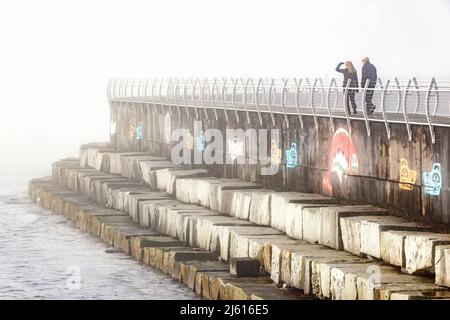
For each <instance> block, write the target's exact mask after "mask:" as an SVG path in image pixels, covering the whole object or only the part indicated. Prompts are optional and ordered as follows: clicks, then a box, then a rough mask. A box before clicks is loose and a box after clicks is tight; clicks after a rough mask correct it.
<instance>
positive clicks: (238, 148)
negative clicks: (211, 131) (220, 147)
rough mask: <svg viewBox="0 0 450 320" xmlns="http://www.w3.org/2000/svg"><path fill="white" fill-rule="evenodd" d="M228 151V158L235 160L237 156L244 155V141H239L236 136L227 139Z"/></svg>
mask: <svg viewBox="0 0 450 320" xmlns="http://www.w3.org/2000/svg"><path fill="white" fill-rule="evenodd" d="M228 150H229V151H228V152H229V153H230V158H231V159H232V160H236V159H237V158H238V157H242V156H243V155H244V143H243V142H242V141H239V139H238V138H237V137H234V138H233V139H229V140H228Z"/></svg>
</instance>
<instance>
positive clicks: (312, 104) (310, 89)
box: [306, 78, 319, 129]
mask: <svg viewBox="0 0 450 320" xmlns="http://www.w3.org/2000/svg"><path fill="white" fill-rule="evenodd" d="M306 83H307V84H308V87H309V91H310V96H309V106H310V107H311V111H312V114H313V118H314V125H315V126H316V129H318V128H319V123H318V121H317V115H316V109H315V106H314V92H315V91H316V86H317V78H316V79H314V83H313V85H312V86H311V83H310V82H309V79H308V78H306Z"/></svg>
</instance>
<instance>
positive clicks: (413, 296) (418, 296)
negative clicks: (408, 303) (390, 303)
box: [391, 291, 450, 300]
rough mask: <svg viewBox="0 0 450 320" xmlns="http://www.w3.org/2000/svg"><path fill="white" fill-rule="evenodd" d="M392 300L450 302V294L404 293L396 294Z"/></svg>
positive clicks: (444, 292)
mask: <svg viewBox="0 0 450 320" xmlns="http://www.w3.org/2000/svg"><path fill="white" fill-rule="evenodd" d="M391 300H450V293H449V292H446V291H443V292H441V291H437V292H433V291H431V292H422V291H404V292H394V293H393V294H392V295H391Z"/></svg>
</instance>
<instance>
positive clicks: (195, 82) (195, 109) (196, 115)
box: [191, 78, 200, 119]
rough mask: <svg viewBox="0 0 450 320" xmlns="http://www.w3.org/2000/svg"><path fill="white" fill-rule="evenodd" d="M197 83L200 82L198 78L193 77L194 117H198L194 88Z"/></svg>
mask: <svg viewBox="0 0 450 320" xmlns="http://www.w3.org/2000/svg"><path fill="white" fill-rule="evenodd" d="M191 83H192V79H191ZM197 83H200V81H199V80H198V78H195V80H194V84H193V85H192V104H193V105H194V111H195V118H196V119H200V118H199V116H198V110H197V104H196V103H195V102H196V100H195V90H196V89H197Z"/></svg>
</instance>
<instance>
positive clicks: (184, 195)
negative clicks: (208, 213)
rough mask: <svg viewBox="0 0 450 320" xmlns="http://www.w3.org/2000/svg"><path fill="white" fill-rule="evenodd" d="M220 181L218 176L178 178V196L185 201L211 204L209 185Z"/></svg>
mask: <svg viewBox="0 0 450 320" xmlns="http://www.w3.org/2000/svg"><path fill="white" fill-rule="evenodd" d="M218 181H219V179H217V178H181V179H176V182H175V184H176V198H177V199H178V200H179V201H181V202H185V203H193V204H202V203H203V205H204V204H207V205H208V206H209V185H210V183H217V182H218ZM200 199H201V200H200Z"/></svg>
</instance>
